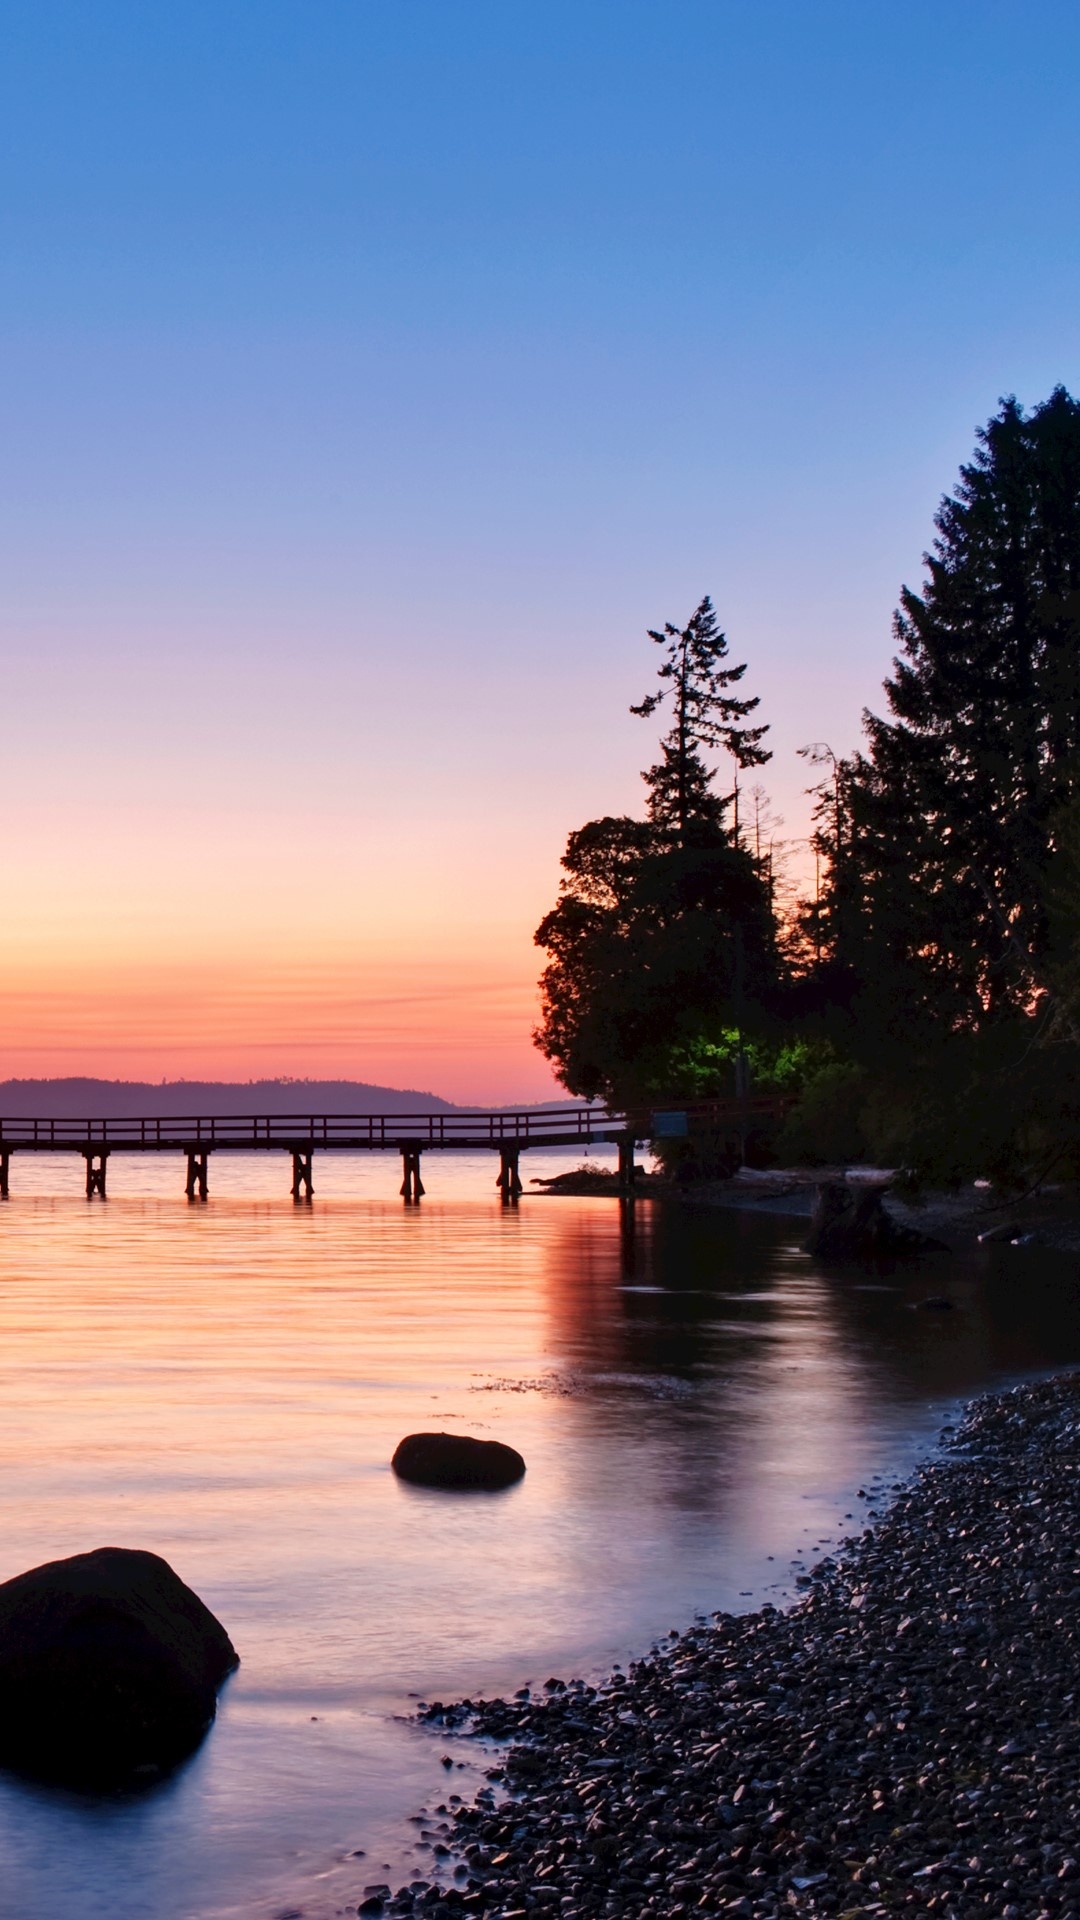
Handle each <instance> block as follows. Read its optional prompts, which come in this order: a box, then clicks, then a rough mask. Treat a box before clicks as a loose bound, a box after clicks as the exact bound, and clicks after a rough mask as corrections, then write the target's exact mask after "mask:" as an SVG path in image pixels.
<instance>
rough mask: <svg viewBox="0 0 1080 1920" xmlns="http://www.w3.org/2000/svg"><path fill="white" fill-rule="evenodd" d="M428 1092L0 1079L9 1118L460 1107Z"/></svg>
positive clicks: (341, 1084) (278, 1083)
mask: <svg viewBox="0 0 1080 1920" xmlns="http://www.w3.org/2000/svg"><path fill="white" fill-rule="evenodd" d="M462 1111H463V1109H462V1108H460V1107H456V1106H454V1104H453V1102H452V1101H450V1100H440V1099H439V1097H438V1095H437V1094H434V1093H416V1092H414V1091H413V1090H412V1089H405V1090H403V1089H402V1088H400V1087H372V1086H369V1085H368V1084H367V1082H366V1081H364V1080H168V1081H166V1082H165V1084H164V1085H163V1086H155V1085H152V1084H151V1083H150V1082H149V1081H144V1080H89V1079H71V1080H0V1114H3V1115H5V1116H7V1117H8V1118H9V1119H12V1120H36V1119H51V1120H109V1119H117V1120H143V1119H150V1118H154V1117H156V1116H158V1115H161V1116H162V1117H164V1116H166V1115H174V1116H175V1115H181V1114H185V1115H189V1116H194V1115H198V1116H199V1117H200V1118H202V1117H204V1116H205V1117H206V1118H209V1117H210V1116H211V1115H214V1114H226V1113H235V1114H259V1115H262V1114H270V1113H297V1114H300V1113H304V1114H307V1113H320V1114H321V1113H460V1112H462Z"/></svg>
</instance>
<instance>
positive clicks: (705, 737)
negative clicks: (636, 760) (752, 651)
mask: <svg viewBox="0 0 1080 1920" xmlns="http://www.w3.org/2000/svg"><path fill="white" fill-rule="evenodd" d="M649 639H650V640H652V641H655V643H656V645H657V646H658V647H663V648H664V661H663V664H662V665H661V666H660V667H659V668H658V669H657V674H658V678H659V679H660V680H662V681H664V682H666V684H665V685H664V686H662V687H661V688H660V691H659V692H658V693H650V694H646V696H645V698H644V700H642V701H641V703H640V705H639V706H636V707H631V709H630V711H631V713H634V714H637V715H638V716H639V718H641V719H648V718H649V717H650V716H651V715H652V714H654V713H655V712H656V710H657V708H658V707H660V706H662V705H663V703H664V701H665V700H666V699H667V697H668V695H669V694H670V695H671V714H672V723H671V727H670V729H669V731H668V732H667V733H666V734H665V735H664V737H663V739H662V740H661V742H660V752H661V755H662V758H661V759H660V760H659V761H658V762H657V763H656V765H655V766H652V767H650V768H649V770H648V772H647V773H645V774H643V776H642V778H643V779H644V781H645V784H646V786H647V787H648V789H649V817H650V819H652V820H654V821H655V822H656V823H657V824H658V825H659V826H663V827H667V828H668V829H669V830H671V831H673V832H674V833H675V834H676V836H677V837H678V838H680V839H685V838H686V835H687V833H688V832H689V831H690V829H691V826H692V825H693V824H697V825H699V826H701V825H705V826H712V827H714V828H717V827H719V826H720V825H721V822H722V820H723V815H724V812H725V810H726V805H727V803H726V802H725V801H723V800H721V799H719V798H718V797H717V796H716V795H715V794H714V793H713V791H712V782H713V780H714V779H715V777H716V776H715V769H710V768H707V767H706V765H705V762H704V760H703V759H702V753H703V752H705V753H708V752H717V751H719V750H721V749H723V750H724V751H725V752H727V753H729V754H730V755H731V757H732V759H733V760H734V761H735V764H736V767H740V768H745V767H760V766H764V764H765V762H766V761H767V760H771V758H772V755H771V753H769V752H768V751H767V750H766V749H765V748H763V747H762V745H761V742H762V740H763V739H764V737H765V735H766V734H767V733H768V731H769V729H768V727H767V726H757V727H747V726H743V725H742V724H741V722H743V721H744V720H745V719H746V717H747V715H748V714H751V713H753V712H754V711H755V709H756V708H757V707H758V706H759V705H760V701H759V699H758V698H757V697H755V698H754V699H752V700H740V699H739V698H738V697H737V695H735V694H732V693H731V692H730V691H729V689H730V688H731V687H734V686H737V685H738V683H739V681H740V680H741V679H742V677H743V674H744V673H745V672H746V663H745V662H744V663H743V665H742V666H739V667H729V666H725V664H724V662H725V661H726V659H727V650H728V646H727V636H726V634H723V633H721V631H720V629H719V628H718V626H717V624H716V613H715V610H714V608H713V604H712V601H711V599H710V598H709V596H708V594H706V596H705V598H704V600H702V602H701V604H700V606H698V607H696V608H695V610H694V612H693V614H692V615H691V617H690V619H689V621H688V622H687V624H686V626H685V627H682V628H680V627H673V626H672V625H671V622H670V621H668V622H666V623H665V626H664V629H663V632H662V633H660V632H657V631H656V629H655V628H654V627H650V628H649Z"/></svg>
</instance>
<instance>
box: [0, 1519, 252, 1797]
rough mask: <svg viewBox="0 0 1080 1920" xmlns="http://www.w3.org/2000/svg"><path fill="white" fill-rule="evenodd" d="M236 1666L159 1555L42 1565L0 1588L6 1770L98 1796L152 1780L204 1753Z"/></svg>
mask: <svg viewBox="0 0 1080 1920" xmlns="http://www.w3.org/2000/svg"><path fill="white" fill-rule="evenodd" d="M238 1665H239V1660H238V1658H237V1655H236V1652H235V1649H234V1647H233V1644H232V1642H231V1640H230V1639H229V1636H228V1634H227V1633H226V1631H225V1629H224V1627H223V1626H222V1625H221V1623H220V1622H219V1621H218V1620H215V1618H214V1616H213V1614H212V1613H211V1612H210V1610H209V1608H208V1607H205V1606H204V1605H203V1603H202V1601H201V1600H200V1599H199V1597H198V1595H197V1594H194V1593H192V1591H191V1588H190V1587H186V1586H185V1585H184V1583H183V1581H182V1580H181V1579H180V1578H179V1577H178V1575H176V1574H175V1573H174V1572H173V1570H172V1568H171V1567H170V1566H169V1564H168V1561H166V1560H162V1559H160V1558H159V1556H158V1555H157V1554H156V1553H138V1552H134V1551H132V1550H130V1549H128V1548H126V1547H99V1548H98V1549H97V1551H96V1552H94V1553H78V1554H75V1555H74V1557H73V1558H72V1559H70V1560H52V1561H50V1562H49V1563H48V1565H46V1566H43V1567H34V1568H33V1569H32V1570H31V1571H30V1572H29V1573H20V1574H18V1575H17V1576H16V1578H15V1579H14V1580H8V1581H6V1582H5V1583H4V1584H3V1585H2V1586H0V1765H2V1766H6V1767H10V1768H12V1769H14V1770H15V1771H17V1772H20V1773H25V1774H29V1775H31V1776H33V1777H35V1778H37V1779H42V1780H51V1781H55V1782H58V1783H60V1784H63V1785H65V1786H72V1787H81V1788H87V1789H94V1790H98V1789H105V1788H112V1787H117V1786H132V1785H138V1784H139V1783H140V1782H146V1781H149V1780H151V1779H153V1778H154V1776H155V1775H158V1774H161V1773H164V1772H166V1771H167V1770H168V1769H169V1768H170V1767H173V1766H175V1765H176V1763H177V1761H179V1760H182V1759H183V1758H184V1757H185V1755H187V1754H189V1753H190V1752H191V1751H192V1750H193V1748H195V1747H196V1746H198V1744H199V1741H200V1740H201V1739H202V1737H203V1735H204V1733H205V1732H206V1730H207V1728H208V1727H209V1725H210V1724H211V1722H212V1720H213V1718H214V1714H215V1712H216V1709H217V1693H218V1689H219V1687H220V1686H221V1684H222V1682H223V1680H224V1679H225V1678H226V1676H227V1675H228V1674H230V1673H232V1672H233V1670H234V1668H235V1667H237V1666H238Z"/></svg>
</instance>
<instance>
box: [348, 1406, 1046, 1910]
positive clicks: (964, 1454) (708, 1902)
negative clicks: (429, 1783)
mask: <svg viewBox="0 0 1080 1920" xmlns="http://www.w3.org/2000/svg"><path fill="white" fill-rule="evenodd" d="M1078 1625H1080V1376H1072V1377H1067V1378H1064V1379H1058V1380H1053V1381H1048V1382H1041V1383H1039V1384H1037V1385H1033V1386H1024V1387H1020V1388H1017V1389H1015V1390H1014V1391H1012V1392H1009V1393H1004V1394H1000V1395H994V1396H992V1397H988V1398H986V1399H982V1400H979V1401H976V1402H975V1403H974V1404H973V1406H972V1407H971V1408H970V1409H969V1410H968V1412H967V1415H966V1416H965V1418H964V1421H963V1423H962V1425H961V1426H960V1427H959V1429H958V1430H957V1431H956V1432H955V1434H953V1435H951V1437H949V1438H948V1439H947V1444H946V1451H945V1454H944V1456H943V1457H941V1458H938V1459H935V1460H934V1461H932V1462H931V1463H929V1464H928V1465H927V1466H925V1467H924V1468H923V1469H922V1470H921V1471H920V1472H919V1473H918V1474H917V1475H915V1476H914V1478H913V1479H912V1480H911V1481H910V1482H909V1483H908V1485H907V1486H906V1487H905V1488H904V1489H903V1490H902V1491H901V1492H900V1493H899V1494H898V1495H897V1496H896V1498H895V1499H894V1501H893V1504H892V1505H891V1507H890V1508H889V1510H888V1513H887V1514H886V1516H885V1518H884V1519H883V1520H882V1521H881V1523H880V1524H879V1525H878V1526H877V1527H876V1529H874V1530H873V1531H871V1532H868V1533H865V1534H863V1535H862V1536H861V1537H860V1538H858V1539H856V1540H853V1541H850V1542H847V1543H846V1544H845V1547H844V1550H843V1551H842V1552H841V1553H840V1554H839V1555H838V1556H837V1557H836V1558H835V1559H833V1560H828V1561H825V1562H824V1563H823V1564H822V1565H821V1566H819V1567H817V1568H816V1569H815V1572H814V1575H813V1578H812V1580H811V1583H810V1586H809V1589H808V1591H807V1593H806V1595H805V1598H804V1599H802V1600H801V1601H800V1602H799V1603H798V1604H797V1605H796V1606H795V1607H793V1608H792V1609H791V1610H790V1611H788V1612H785V1613H781V1612H778V1611H777V1610H776V1609H775V1608H773V1607H769V1606H766V1607H763V1608H761V1609H760V1611H758V1612H756V1613H750V1614H743V1615H740V1616H731V1615H727V1614H718V1615H715V1616H714V1617H713V1620H712V1622H711V1623H709V1624H708V1625H699V1626H694V1627H692V1628H691V1629H689V1630H688V1631H687V1632H686V1633H683V1634H672V1635H670V1636H669V1637H668V1638H667V1639H666V1640H665V1641H663V1642H662V1643H660V1644H659V1645H658V1646H656V1647H654V1648H653V1649H652V1651H651V1652H650V1654H649V1655H648V1656H647V1657H646V1658H644V1659H642V1660H640V1661H638V1662H637V1663H636V1664H634V1665H633V1666H631V1668H630V1669H629V1671H628V1672H627V1673H626V1674H623V1673H621V1672H618V1671H616V1672H615V1673H613V1674H612V1675H611V1676H610V1678H609V1679H608V1680H607V1681H605V1682H604V1683H603V1684H602V1685H600V1686H589V1685H586V1684H585V1683H584V1682H582V1681H580V1680H574V1681H571V1682H570V1683H569V1684H565V1683H564V1682H562V1681H560V1680H549V1681H548V1682H547V1683H546V1685H545V1686H544V1687H543V1688H541V1689H538V1690H537V1691H536V1692H535V1693H529V1692H528V1691H527V1690H525V1689H522V1691H521V1693H519V1694H518V1695H516V1696H515V1697H514V1698H513V1699H511V1700H502V1699H498V1700H490V1701H462V1702H457V1703H455V1704H454V1705H451V1706H444V1705H442V1704H441V1703H439V1702H435V1703H433V1704H432V1705H431V1706H428V1707H426V1708H425V1709H424V1710H423V1712H422V1714H421V1718H422V1719H423V1720H425V1721H426V1722H427V1724H429V1725H430V1726H432V1727H433V1728H434V1729H436V1730H440V1731H441V1730H445V1731H446V1733H451V1732H452V1733H455V1734H462V1733H465V1734H472V1735H475V1736H477V1737H478V1738H480V1739H482V1740H490V1741H497V1742H500V1743H501V1742H504V1741H508V1742H510V1743H511V1744H510V1745H509V1747H508V1748H507V1749H506V1750H502V1749H501V1748H500V1749H498V1750H496V1751H494V1752H492V1753H490V1754H489V1755H488V1757H489V1759H491V1760H492V1762H493V1763H494V1764H493V1766H492V1768H491V1771H490V1772H489V1775H488V1778H489V1782H490V1784H489V1785H488V1786H487V1787H485V1789H484V1790H483V1791H482V1792H481V1793H480V1794H478V1795H477V1796H476V1798H475V1800H474V1801H473V1803H472V1805H461V1804H459V1805H455V1804H454V1802H455V1801H456V1800H457V1796H456V1795H454V1796H453V1797H452V1799H451V1800H450V1803H449V1804H444V1805H443V1806H441V1807H440V1808H439V1809H438V1814H437V1815H435V1814H433V1815H432V1816H431V1817H430V1819H429V1821H428V1823H427V1826H428V1830H429V1832H430V1837H431V1840H432V1841H433V1842H434V1843H435V1844H434V1846H433V1861H437V1862H438V1864H437V1865H434V1864H433V1866H432V1868H431V1869H430V1877H429V1878H428V1879H426V1880H424V1879H415V1880H413V1881H412V1882H411V1883H410V1884H409V1885H408V1886H405V1887H403V1888H401V1889H400V1890H399V1891H398V1892H397V1893H396V1894H395V1893H392V1892H391V1891H390V1890H389V1889H388V1888H385V1887H368V1888H366V1889H365V1899H364V1902H363V1904H362V1905H361V1907H360V1909H359V1911H360V1912H361V1913H365V1914H367V1913H371V1914H376V1913H379V1912H382V1913H385V1914H388V1915H389V1914H393V1915H411V1914H414V1913H416V1914H421V1915H425V1916H428V1920H450V1916H458V1915H465V1914H477V1915H485V1914H486V1915H491V1916H493V1920H496V1917H497V1920H514V1916H517V1917H518V1920H523V1916H525V1915H539V1916H547V1915H550V1916H552V1920H578V1916H580V1917H581V1920H585V1916H601V1917H602V1920H616V1917H617V1916H626V1920H638V1917H639V1916H642V1915H648V1914H656V1915H664V1916H665V1920H682V1917H683V1916H685V1915H690V1914H706V1915H707V1914H725V1915H728V1916H732V1917H733V1920H758V1917H759V1916H770V1915H779V1914H784V1915H787V1914H790V1913H800V1914H836V1915H843V1916H846V1917H847V1920H856V1916H862V1915H877V1914H882V1913H895V1912H898V1911H900V1910H901V1909H912V1910H914V1911H915V1912H922V1911H926V1912H928V1913H937V1914H942V1915H945V1916H949V1915H955V1916H957V1920H962V1917H963V1916H966V1915H976V1914H978V1915H980V1916H985V1915H1000V1916H1002V1920H1028V1916H1031V1917H1032V1920H1035V1916H1039V1915H1045V1916H1048V1917H1049V1916H1055V1917H1056V1916H1058V1915H1064V1914H1077V1915H1078V1916H1080V1809H1078V1796H1077V1786H1078V1776H1080V1708H1078V1704H1077V1702H1078V1698H1080V1672H1078V1670H1077V1630H1078ZM447 1778H448V1784H449V1781H450V1775H449V1774H448V1776H447ZM439 1848H442V1849H445V1850H446V1851H445V1852H444V1853H443V1854H440V1853H439Z"/></svg>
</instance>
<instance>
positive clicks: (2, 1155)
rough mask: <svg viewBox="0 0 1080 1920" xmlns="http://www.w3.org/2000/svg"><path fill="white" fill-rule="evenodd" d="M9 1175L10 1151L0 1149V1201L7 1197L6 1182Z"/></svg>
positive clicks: (5, 1148) (8, 1148) (8, 1149)
mask: <svg viewBox="0 0 1080 1920" xmlns="http://www.w3.org/2000/svg"><path fill="white" fill-rule="evenodd" d="M10 1174H11V1149H10V1147H0V1200H6V1199H7V1197H8V1180H9V1178H10Z"/></svg>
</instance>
